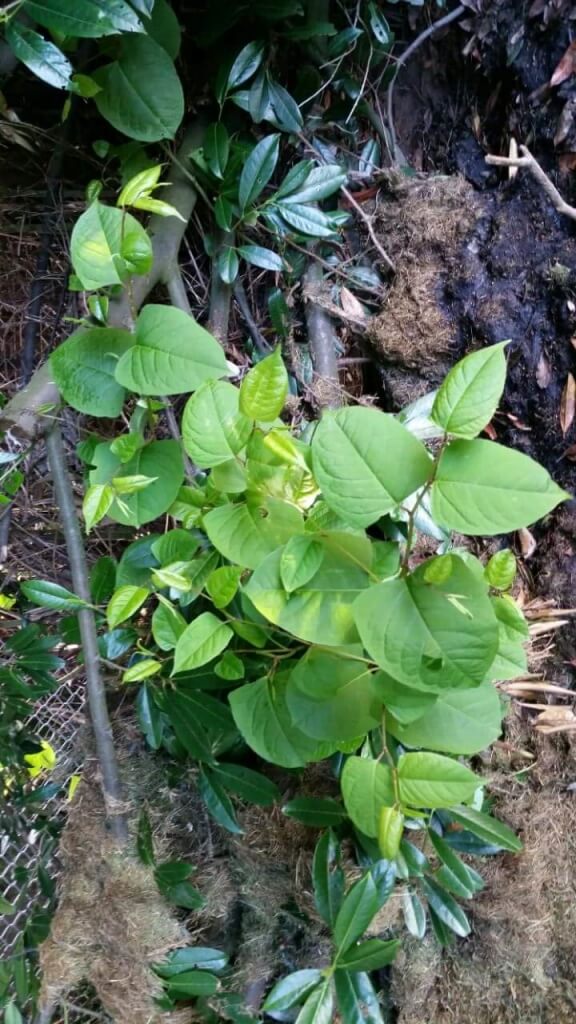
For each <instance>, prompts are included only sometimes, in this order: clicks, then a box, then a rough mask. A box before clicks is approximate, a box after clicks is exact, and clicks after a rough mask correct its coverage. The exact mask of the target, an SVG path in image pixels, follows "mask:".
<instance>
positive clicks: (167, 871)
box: [154, 860, 192, 889]
mask: <svg viewBox="0 0 576 1024" xmlns="http://www.w3.org/2000/svg"><path fill="white" fill-rule="evenodd" d="M191 874H192V868H191V867H190V865H189V864H186V863H185V861H183V860H167V861H164V863H163V864H158V866H157V867H156V869H155V871H154V877H155V878H156V883H157V885H158V886H159V888H160V889H168V888H170V886H172V885H178V884H179V882H186V881H187V880H188V879H189V878H190V875H191Z"/></svg>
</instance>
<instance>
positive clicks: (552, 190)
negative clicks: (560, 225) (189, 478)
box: [486, 146, 576, 220]
mask: <svg viewBox="0 0 576 1024" xmlns="http://www.w3.org/2000/svg"><path fill="white" fill-rule="evenodd" d="M520 153H521V154H522V155H521V156H517V157H513V156H512V157H510V156H492V155H491V154H489V155H488V156H487V157H486V163H487V164H490V166H491V167H525V168H526V170H527V171H529V172H530V174H531V175H532V177H533V178H534V179H535V180H536V181H537V182H538V184H539V185H540V187H541V189H542V190H543V191H544V192H545V193H546V195H547V196H548V198H549V200H550V202H551V203H552V206H553V207H554V209H555V210H558V213H563V214H564V215H565V216H566V217H570V219H571V220H576V206H570V203H567V202H566V200H565V199H563V198H562V196H561V195H560V193H559V191H558V189H557V188H556V186H555V185H554V184H553V183H552V182H551V181H550V178H549V177H548V175H547V174H546V172H545V171H543V170H542V168H541V167H540V164H539V163H538V161H537V160H536V159H535V157H533V156H532V153H531V152H530V150H529V149H528V147H527V146H520Z"/></svg>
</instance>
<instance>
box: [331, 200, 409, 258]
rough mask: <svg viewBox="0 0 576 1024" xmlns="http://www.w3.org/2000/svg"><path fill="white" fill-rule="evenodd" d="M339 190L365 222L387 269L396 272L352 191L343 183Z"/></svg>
mask: <svg viewBox="0 0 576 1024" xmlns="http://www.w3.org/2000/svg"><path fill="white" fill-rule="evenodd" d="M341 192H342V195H343V196H345V197H346V201H347V202H348V203H349V204H350V206H351V207H352V208H353V209H354V210H355V211H356V213H357V214H358V216H359V217H360V220H361V221H363V223H364V224H365V226H366V230H367V232H368V234H369V235H370V239H371V241H372V245H373V246H374V248H375V249H376V250H377V252H379V253H380V256H381V257H382V259H383V260H384V263H385V264H386V266H387V267H388V269H389V270H391V271H392V273H393V274H395V273H396V267H395V266H394V263H393V262H392V260H391V259H390V257H389V255H388V253H387V252H386V249H385V248H384V246H383V245H382V243H381V241H380V239H379V238H378V236H377V234H376V232H375V231H374V228H373V226H372V219H371V218H370V217H369V216H368V214H367V213H365V212H364V210H363V209H362V207H361V206H360V203H357V202H356V200H355V199H354V196H353V195H352V193H351V192H349V191H348V189H347V188H345V187H344V185H343V186H342V189H341Z"/></svg>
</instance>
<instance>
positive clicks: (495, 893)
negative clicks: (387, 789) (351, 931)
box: [372, 2, 576, 1024]
mask: <svg viewBox="0 0 576 1024" xmlns="http://www.w3.org/2000/svg"><path fill="white" fill-rule="evenodd" d="M549 6H551V5H549ZM469 21H470V26H471V27H472V28H473V29H474V31H476V32H477V36H476V39H475V41H474V48H475V50H476V53H477V56H478V58H479V59H480V60H481V61H482V64H481V68H480V69H479V70H478V71H477V72H476V74H475V76H474V75H471V74H470V67H469V66H468V67H466V66H465V65H464V64H463V62H462V59H461V57H459V56H458V50H459V46H460V44H461V34H460V37H459V38H458V44H457V43H456V39H455V36H454V33H451V35H450V38H449V40H444V41H443V42H441V43H438V44H432V46H431V47H429V48H428V49H426V48H425V49H424V51H423V53H422V54H421V55H420V57H419V59H418V60H415V62H414V64H413V65H412V67H411V68H410V69H409V70H408V71H407V72H406V74H405V75H404V77H403V79H401V88H400V89H399V93H398V101H397V107H396V113H397V129H398V133H399V136H400V141H401V145H402V147H403V149H404V152H405V153H406V154H407V155H408V156H409V158H410V159H411V161H412V162H413V166H416V167H417V168H418V169H425V170H427V171H428V172H432V174H433V177H432V178H429V179H428V180H427V181H426V182H425V183H422V182H421V181H418V180H416V181H414V180H412V181H411V182H409V184H408V185H407V186H406V188H405V189H404V190H402V191H401V192H399V193H398V194H397V195H396V198H395V199H394V201H393V202H392V203H383V204H382V207H381V209H382V210H383V213H381V215H380V217H381V220H380V230H381V232H382V238H383V241H384V242H385V244H386V247H387V249H388V251H389V252H390V253H391V254H392V255H393V257H394V258H395V260H396V263H397V265H398V275H397V278H396V281H395V283H394V285H393V286H392V288H391V290H390V292H389V294H388V296H387V300H386V304H385V307H384V309H383V311H382V313H381V315H380V316H379V317H378V319H377V320H376V322H375V324H374V330H373V332H372V343H373V345H374V347H375V349H377V350H378V351H379V352H380V353H381V357H382V371H383V379H384V385H385V390H386V394H387V397H388V400H389V401H390V402H391V404H392V406H393V407H399V406H401V405H403V404H406V403H407V402H409V401H412V400H413V399H414V398H416V397H418V396H419V395H420V394H422V393H424V392H425V391H428V390H431V389H432V388H433V387H435V386H437V384H438V383H439V380H440V379H441V378H442V376H443V375H444V373H445V371H446V368H447V365H451V364H452V363H453V362H454V361H456V360H457V359H458V358H460V356H461V355H462V354H464V352H467V351H470V350H472V349H474V348H478V347H482V346H483V345H487V344H492V343H494V342H497V341H501V340H504V339H506V338H509V339H510V340H511V345H510V347H509V350H508V351H509V357H508V358H509V372H508V380H507V385H506V391H505V395H504V397H503V400H502V403H501V407H500V410H499V412H498V414H497V415H496V417H495V418H494V421H493V423H492V424H491V430H490V436H492V437H493V438H494V439H495V440H498V441H499V442H501V443H504V444H508V445H511V446H513V447H514V448H516V449H517V450H520V451H523V452H525V453H527V454H529V455H531V456H533V457H534V458H535V459H537V460H538V461H539V462H541V463H543V464H544V465H545V466H546V467H547V468H548V470H549V471H550V473H551V474H552V475H553V476H554V478H555V479H556V480H557V481H558V482H560V483H561V484H562V485H563V486H564V487H566V488H567V489H568V490H569V491H571V492H572V493H573V494H574V493H576V465H575V463H574V462H572V461H570V459H569V458H567V457H566V455H565V453H566V450H567V449H568V448H569V446H570V445H571V444H573V443H574V441H575V440H576V436H575V429H576V427H575V424H574V423H572V424H570V425H569V426H568V428H567V429H565V432H564V430H563V429H562V425H561V416H560V408H561V400H562V393H563V390H564V388H565V385H566V380H567V376H568V374H569V373H575V367H576V352H575V343H574V338H575V336H576V230H575V228H576V226H575V225H574V223H573V222H571V221H570V220H568V219H567V218H565V217H561V216H560V215H559V214H558V213H557V212H556V211H555V210H554V209H553V208H552V206H551V205H550V201H549V199H548V198H547V197H546V196H545V195H544V194H543V193H542V192H541V191H540V190H539V188H538V186H537V185H536V184H535V182H534V181H533V180H532V179H531V178H529V177H528V176H527V175H526V173H525V172H523V171H519V173H518V175H517V177H516V178H515V179H514V180H512V181H506V180H505V179H504V178H503V177H502V176H498V175H495V174H494V172H493V170H491V169H490V168H487V167H486V165H485V163H484V155H485V153H486V152H490V151H492V152H507V147H508V140H509V137H510V134H514V135H516V137H517V139H518V141H520V142H522V141H529V142H530V146H531V149H532V151H533V152H534V153H535V154H536V155H537V157H538V158H539V159H540V160H541V161H542V163H543V165H544V166H545V167H546V169H547V171H548V172H550V173H551V175H552V177H553V178H555V179H556V180H557V183H558V186H559V187H560V188H561V189H562V191H563V192H564V193H565V194H566V195H567V197H569V193H570V181H569V180H567V179H566V178H565V177H564V178H562V176H559V174H558V168H559V166H560V164H559V161H558V159H557V157H558V147H557V150H556V154H555V153H554V149H553V145H552V140H553V137H554V135H555V133H557V132H558V122H559V118H560V116H561V114H562V111H563V109H564V107H565V105H566V103H568V102H569V101H571V97H572V96H573V93H574V90H575V85H574V79H572V80H571V81H570V82H568V83H566V84H565V85H563V86H562V87H561V89H560V90H556V91H550V90H548V91H546V90H544V91H542V90H541V91H540V94H539V96H538V95H537V96H534V95H532V94H533V93H534V90H538V89H539V87H541V86H542V85H545V83H546V82H547V81H548V79H549V78H550V75H551V73H552V71H553V70H554V68H555V66H556V64H557V63H558V61H559V59H560V57H561V56H562V54H563V52H564V50H565V49H566V46H567V43H568V41H569V40H568V35H567V29H566V23H565V22H561V21H558V20H557V21H554V20H552V22H551V23H549V24H544V22H543V19H542V18H538V19H534V18H532V19H529V18H527V16H526V9H525V5H523V4H519V3H512V4H510V3H498V2H496V3H492V4H488V5H485V8H484V13H483V14H482V15H478V16H473V15H471V16H470V19H469ZM458 31H460V30H458ZM518 32H519V33H520V36H519V37H518V38H519V40H520V42H521V43H522V45H521V46H520V47H519V49H518V50H517V51H514V52H513V53H512V54H511V53H510V41H511V39H512V37H513V36H514V34H515V33H516V34H517V33H518ZM507 46H508V51H507V50H506V47H507ZM452 47H454V49H451V48H452ZM448 53H452V54H455V60H454V63H453V65H452V66H451V65H450V60H446V55H447V54H448ZM442 58H444V59H442ZM403 129H404V130H403ZM572 134H573V132H572V129H571V128H570V131H569V132H568V134H567V135H566V138H565V139H564V141H563V143H562V145H561V146H560V147H559V148H560V150H562V149H564V150H566V149H568V150H569V149H570V147H571V146H572V142H573V139H572ZM573 148H576V146H574V147H573ZM446 172H452V176H451V177H446ZM454 172H459V173H458V174H456V173H454ZM464 179H465V180H464ZM423 199H425V201H424V202H423V201H422V200H423ZM575 527H576V511H575V507H574V502H569V503H568V504H567V505H565V506H564V507H563V508H562V509H560V510H559V511H557V512H556V513H555V514H553V515H552V516H550V517H549V518H548V520H547V521H545V522H544V523H542V524H540V525H539V526H537V527H536V528H535V529H534V530H533V533H534V537H535V539H536V550H535V552H534V554H533V555H532V557H531V558H530V559H529V560H526V561H523V562H522V564H521V571H522V577H523V581H524V582H523V585H524V588H525V592H526V593H527V594H530V593H532V594H537V595H538V596H539V597H541V598H543V599H547V598H550V599H552V600H553V601H554V602H555V604H556V605H557V606H558V607H562V608H570V607H572V606H573V605H574V604H575V603H576V602H575V600H574V595H575V586H574V585H575V582H576V541H575ZM511 541H512V544H513V545H514V546H515V547H516V549H517V552H518V554H521V552H522V549H521V544H520V541H519V539H518V538H511ZM548 655H549V656H548V658H547V659H546V660H545V661H541V660H539V666H538V667H539V669H540V670H541V669H542V666H543V667H544V672H545V675H546V677H547V678H548V680H550V681H555V682H559V683H561V684H563V685H565V686H571V685H572V684H573V675H574V671H573V664H571V662H573V660H574V659H575V658H576V634H575V631H574V627H573V626H572V625H571V624H568V625H566V626H565V627H564V628H563V629H562V630H561V631H560V632H559V633H558V634H557V635H556V636H555V648H554V649H552V650H550V651H549V652H548ZM531 714H532V712H530V711H527V710H524V709H520V708H514V709H513V710H512V712H511V715H510V717H509V719H508V722H507V726H506V744H505V745H504V746H503V747H501V748H498V747H496V748H495V749H494V751H493V752H492V755H491V758H490V760H489V761H488V762H487V763H486V764H485V765H484V770H485V773H486V775H487V781H489V782H490V784H491V793H492V795H493V796H494V798H495V810H496V813H497V814H498V815H499V816H500V817H501V818H502V819H503V820H505V821H507V822H508V823H509V824H510V825H511V826H512V827H514V828H516V829H517V830H518V831H519V833H520V834H521V836H522V839H523V842H524V851H523V853H522V854H521V855H520V856H509V855H505V856H498V857H495V858H491V859H488V860H487V861H484V862H483V864H482V865H481V870H482V873H483V875H484V877H485V878H486V882H487V885H486V889H485V890H484V892H483V893H482V894H481V895H480V896H479V897H477V898H475V900H474V901H473V903H472V904H471V907H470V914H471V920H472V922H473V933H472V935H471V936H470V937H469V938H468V939H467V940H457V942H456V943H455V944H454V946H453V947H452V948H451V949H450V950H448V951H441V950H440V949H439V948H438V946H437V945H436V943H435V941H434V940H433V939H432V938H429V939H426V940H425V941H424V942H423V943H417V942H413V943H410V942H409V943H408V944H407V945H406V947H405V951H404V953H403V954H402V956H401V957H400V958H399V960H398V961H397V963H396V964H395V965H394V966H393V969H392V983H391V994H392V1000H393V1004H394V1007H395V1014H396V1016H395V1020H396V1021H397V1024H449V1022H450V1024H465V1022H466V1024H468V1022H474V1024H475V1022H477V1021H478V1022H480V1021H481V1022H482V1024H548V1022H550V1024H551V1022H553V1021H554V1022H555V1024H564V1022H566V1024H567V1022H568V1021H573V1020H574V1019H575V1016H576V973H575V970H574V963H575V961H576V927H575V926H576V916H575V911H574V908H575V907H576V881H575V879H574V872H573V865H574V855H575V842H576V841H575V838H574V836H575V825H576V798H575V796H574V792H573V790H572V788H571V784H572V783H573V781H574V779H575V778H576V759H575V757H574V750H573V748H572V745H571V744H570V742H569V736H570V734H566V735H559V736H557V737H549V738H546V737H540V736H538V735H537V734H536V733H535V732H534V729H533V726H532V723H531V720H530V715H531ZM521 751H524V752H525V753H526V754H527V755H528V757H527V760H524V761H523V755H522V754H521V753H520V752H521ZM504 752H506V754H505V756H504ZM530 755H531V756H532V760H530ZM527 765H528V766H529V768H528V771H526V772H525V774H523V773H522V771H521V770H522V769H526V767H527ZM519 772H520V774H518V773H519ZM478 866H480V865H478Z"/></svg>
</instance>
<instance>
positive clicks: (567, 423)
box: [560, 373, 576, 434]
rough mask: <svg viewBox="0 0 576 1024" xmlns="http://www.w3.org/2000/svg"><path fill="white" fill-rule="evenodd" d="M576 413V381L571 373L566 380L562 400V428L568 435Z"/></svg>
mask: <svg viewBox="0 0 576 1024" xmlns="http://www.w3.org/2000/svg"><path fill="white" fill-rule="evenodd" d="M575 413H576V380H574V377H573V376H572V374H571V373H569V374H568V376H567V378H566V383H565V385H564V390H563V392H562V398H561V399H560V427H561V429H562V433H563V434H567V433H568V431H569V430H570V427H571V426H572V423H573V420H574V414H575Z"/></svg>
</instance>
